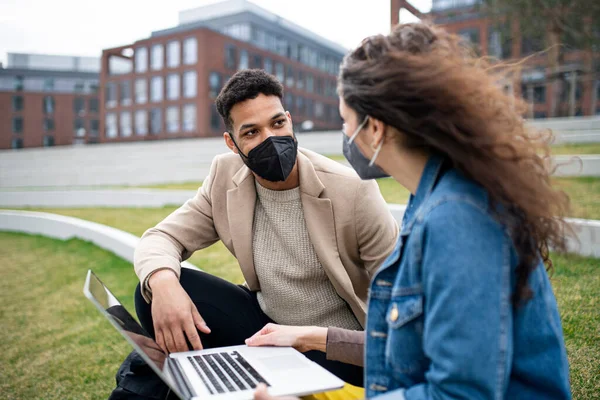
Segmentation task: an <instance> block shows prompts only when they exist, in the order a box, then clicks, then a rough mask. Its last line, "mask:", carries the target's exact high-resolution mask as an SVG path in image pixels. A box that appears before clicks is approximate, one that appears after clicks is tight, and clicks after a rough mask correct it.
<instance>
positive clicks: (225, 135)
mask: <svg viewBox="0 0 600 400" xmlns="http://www.w3.org/2000/svg"><path fill="white" fill-rule="evenodd" d="M223 139H225V144H226V145H227V147H229V149H230V150H231V151H233V152H234V153H235V154H238V149H237V147H235V144H233V139H232V138H231V135H230V134H229V132H223Z"/></svg>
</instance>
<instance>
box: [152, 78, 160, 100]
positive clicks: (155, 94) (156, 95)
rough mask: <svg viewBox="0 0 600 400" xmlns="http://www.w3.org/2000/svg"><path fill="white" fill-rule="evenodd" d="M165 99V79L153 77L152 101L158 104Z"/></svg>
mask: <svg viewBox="0 0 600 400" xmlns="http://www.w3.org/2000/svg"><path fill="white" fill-rule="evenodd" d="M162 99H163V78H162V76H153V77H152V80H151V81H150V101H151V102H153V103H158V102H160V101H162Z"/></svg>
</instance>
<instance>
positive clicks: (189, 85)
mask: <svg viewBox="0 0 600 400" xmlns="http://www.w3.org/2000/svg"><path fill="white" fill-rule="evenodd" d="M197 93H198V82H197V76H196V71H186V72H184V73H183V97H185V98H187V99H189V98H192V97H196V95H197Z"/></svg>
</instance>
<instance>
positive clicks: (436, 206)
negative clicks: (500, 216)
mask: <svg viewBox="0 0 600 400" xmlns="http://www.w3.org/2000/svg"><path fill="white" fill-rule="evenodd" d="M446 165H447V163H445V162H444V160H443V159H442V158H441V157H438V156H432V157H430V159H429V160H428V162H427V165H426V167H425V170H424V172H423V175H422V178H421V181H420V183H419V187H418V189H417V192H416V194H415V196H411V198H410V201H409V204H408V207H407V210H406V212H405V215H404V219H403V222H402V228H401V234H400V237H399V239H398V242H397V244H396V248H395V250H394V251H393V253H392V254H391V255H390V256H389V257H388V259H387V260H386V261H385V262H384V264H383V265H382V266H381V268H380V269H379V270H378V271H377V273H376V274H375V276H374V277H373V279H372V282H371V286H370V294H369V304H368V314H367V315H368V316H367V324H366V352H365V355H366V356H365V357H366V358H365V389H366V394H367V397H368V398H376V399H388V398H389V399H570V398H571V392H570V385H569V366H568V361H567V354H566V350H565V345H564V340H563V334H562V327H561V323H560V317H559V314H558V308H557V305H556V300H555V298H554V295H553V293H552V287H551V285H550V281H549V279H548V276H547V274H546V270H545V268H544V265H543V263H542V262H541V261H540V264H539V265H538V267H537V268H536V269H535V270H534V271H533V272H532V273H531V275H530V278H529V283H528V284H529V287H530V288H531V289H532V292H533V297H532V298H531V299H530V300H529V301H528V302H527V303H525V304H524V305H520V306H518V307H516V308H515V307H514V306H513V304H512V301H511V295H512V293H513V289H514V287H515V282H516V274H515V269H516V265H517V256H516V252H515V249H514V247H513V245H512V241H511V239H510V237H509V235H508V233H507V230H506V229H505V228H504V227H503V226H502V225H501V224H500V223H499V222H497V220H496V219H495V218H494V217H493V215H492V213H491V208H490V206H489V204H488V196H487V194H486V191H485V190H484V189H483V188H482V187H481V186H479V185H477V184H476V183H474V182H473V181H472V180H469V179H467V178H466V177H465V176H464V175H462V174H461V173H460V172H459V171H457V170H455V169H452V168H449V167H447V166H446Z"/></svg>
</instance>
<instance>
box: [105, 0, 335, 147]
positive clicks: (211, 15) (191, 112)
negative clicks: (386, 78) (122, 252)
mask: <svg viewBox="0 0 600 400" xmlns="http://www.w3.org/2000/svg"><path fill="white" fill-rule="evenodd" d="M345 51H346V50H345V49H344V48H342V47H341V46H339V45H337V44H335V43H333V42H330V41H328V40H326V39H324V38H322V37H319V36H317V35H315V34H314V33H312V32H310V31H308V30H306V29H304V28H302V27H300V26H298V25H296V24H294V23H292V22H290V21H287V20H285V19H283V18H281V17H278V16H277V15H274V14H272V13H270V12H269V11H266V10H264V9H262V8H261V7H258V6H256V5H254V4H252V3H249V2H247V1H244V0H230V1H226V2H222V3H217V4H212V5H209V6H204V7H199V8H195V9H191V10H186V11H182V12H180V13H179V24H178V25H177V26H176V27H173V28H170V29H165V30H161V31H156V32H153V33H152V34H151V35H150V37H148V38H145V39H141V40H138V41H136V42H135V43H132V44H130V45H127V46H122V47H118V48H112V49H106V50H104V51H103V52H102V68H101V74H100V85H101V87H102V88H103V90H102V92H101V95H100V97H101V101H100V111H101V115H102V118H101V121H100V132H101V133H100V141H101V142H124V141H137V140H154V139H167V138H182V137H207V136H220V135H222V133H223V131H224V125H223V122H222V119H221V117H220V116H219V114H218V113H217V110H216V108H215V106H214V100H215V97H216V96H217V95H218V93H219V91H220V90H221V88H222V87H223V85H224V83H225V82H226V81H227V80H228V79H229V77H231V75H233V74H234V73H235V72H236V71H238V70H240V69H246V68H263V69H265V70H266V71H267V72H269V73H272V74H273V75H275V76H276V77H277V78H278V79H279V80H280V81H281V82H282V83H283V84H284V93H285V95H284V96H285V97H284V105H285V107H286V109H287V110H289V111H290V113H291V114H292V118H293V120H294V125H295V128H296V130H297V131H300V130H324V129H338V128H340V126H341V120H340V117H339V114H338V102H337V96H336V92H335V87H336V75H337V71H338V69H339V64H340V62H341V60H342V58H343V56H344V54H345Z"/></svg>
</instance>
